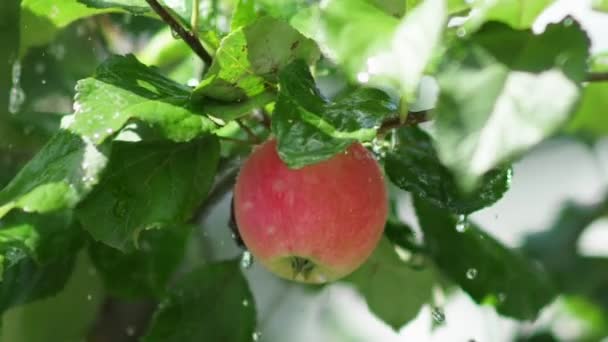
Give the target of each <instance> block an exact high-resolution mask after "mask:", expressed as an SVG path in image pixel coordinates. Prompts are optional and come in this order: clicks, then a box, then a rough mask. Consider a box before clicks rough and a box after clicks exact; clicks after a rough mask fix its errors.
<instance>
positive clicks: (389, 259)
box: [346, 238, 435, 330]
mask: <svg viewBox="0 0 608 342" xmlns="http://www.w3.org/2000/svg"><path fill="white" fill-rule="evenodd" d="M346 281H349V282H352V283H353V284H354V285H355V286H356V287H357V289H358V290H359V292H361V294H362V295H363V297H365V300H366V302H367V305H368V306H369V308H370V310H371V311H372V312H373V313H374V314H375V315H376V316H378V318H380V319H381V320H383V321H384V322H385V323H387V324H388V325H390V326H391V327H392V328H393V329H395V330H398V329H399V328H401V327H402V326H403V325H404V324H405V323H407V322H409V321H410V320H412V319H414V318H415V317H416V316H417V315H418V312H419V311H420V308H421V307H422V306H423V305H424V304H426V303H428V302H429V301H430V299H431V290H432V287H433V284H434V281H435V276H434V274H433V272H432V271H431V270H429V269H425V270H416V269H413V268H411V267H410V266H408V265H407V264H406V263H405V262H403V261H402V260H401V259H400V258H399V256H398V255H397V253H396V252H395V249H394V247H393V246H392V245H391V243H390V242H389V241H388V240H387V239H386V238H384V239H382V240H381V241H380V244H379V245H378V247H376V250H375V251H374V253H373V254H372V255H371V256H370V258H369V259H368V261H366V262H365V264H363V266H361V267H360V268H359V269H358V270H356V271H355V272H354V273H353V274H352V275H350V276H349V277H348V278H347V279H346Z"/></svg>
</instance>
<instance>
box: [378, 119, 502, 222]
mask: <svg viewBox="0 0 608 342" xmlns="http://www.w3.org/2000/svg"><path fill="white" fill-rule="evenodd" d="M396 134H397V137H398V140H397V144H398V145H397V146H396V148H395V149H394V150H392V151H391V152H389V153H388V154H387V157H386V161H385V170H386V174H387V175H388V177H389V179H390V180H391V181H392V182H393V183H395V184H396V185H397V186H398V187H400V188H401V189H403V190H406V191H409V192H411V193H413V194H414V195H416V196H419V197H421V198H424V199H425V200H427V201H429V202H431V203H433V204H434V205H436V206H438V207H440V208H444V209H448V210H450V211H451V212H453V213H456V214H463V215H466V214H470V213H472V212H474V211H477V210H479V209H481V208H484V207H487V206H489V205H491V204H493V203H494V202H496V201H498V200H499V199H500V198H502V196H503V195H504V194H505V192H507V190H508V189H509V185H510V181H511V172H512V171H511V169H510V168H506V169H502V170H491V171H489V172H488V173H487V174H485V175H484V176H483V178H482V181H481V182H480V184H479V186H478V187H477V188H476V189H475V191H473V192H471V193H464V192H463V191H462V190H461V189H460V187H459V186H458V183H457V182H456V179H455V178H454V176H453V175H452V173H451V172H450V171H449V170H448V169H447V168H446V167H445V166H443V165H442V164H441V162H440V161H439V158H438V157H437V153H436V152H435V148H434V147H433V142H432V140H431V137H430V136H429V135H428V134H426V133H425V132H424V131H422V130H421V129H419V128H417V127H405V128H401V129H399V130H398V131H397V133H396Z"/></svg>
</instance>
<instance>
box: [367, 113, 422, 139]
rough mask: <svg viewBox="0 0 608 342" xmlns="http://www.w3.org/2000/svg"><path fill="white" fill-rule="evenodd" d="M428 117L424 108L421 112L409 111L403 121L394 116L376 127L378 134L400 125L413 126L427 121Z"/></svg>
mask: <svg viewBox="0 0 608 342" xmlns="http://www.w3.org/2000/svg"><path fill="white" fill-rule="evenodd" d="M430 119H431V118H430V117H429V116H428V111H426V110H424V111H421V112H409V113H408V115H407V118H406V119H405V121H404V122H401V118H400V117H394V118H390V119H388V120H386V121H384V122H383V123H382V125H381V126H380V128H379V129H378V134H384V133H386V132H387V131H390V130H391V129H393V128H399V127H401V126H414V125H417V124H419V123H421V122H426V121H429V120H430Z"/></svg>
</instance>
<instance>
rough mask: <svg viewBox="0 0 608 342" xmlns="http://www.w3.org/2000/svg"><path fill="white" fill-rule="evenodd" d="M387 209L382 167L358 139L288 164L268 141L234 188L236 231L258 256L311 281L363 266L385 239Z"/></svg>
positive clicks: (272, 267) (287, 273) (291, 275)
mask: <svg viewBox="0 0 608 342" xmlns="http://www.w3.org/2000/svg"><path fill="white" fill-rule="evenodd" d="M387 212H388V203H387V192H386V188H385V184H384V179H383V175H382V171H381V170H380V167H379V166H378V163H377V162H376V160H375V159H374V158H373V156H372V154H371V153H370V152H369V151H368V150H367V149H366V148H365V147H363V146H362V145H361V144H360V143H354V144H352V145H351V146H350V147H349V148H348V149H347V150H346V151H345V152H343V153H340V154H338V155H335V156H334V157H332V158H331V159H328V160H325V161H322V162H319V163H316V164H313V165H308V166H305V167H303V168H300V169H290V168H288V167H287V166H286V165H285V164H284V163H283V161H282V160H281V159H280V158H279V155H278V154H277V150H276V141H275V140H270V141H268V142H266V143H264V144H263V145H261V146H259V147H257V148H256V149H255V150H254V151H253V153H252V154H251V156H250V157H249V159H248V160H247V161H246V162H245V164H244V165H243V167H242V169H241V171H240V173H239V176H238V179H237V182H236V186H235V191H234V213H235V216H236V222H237V225H238V229H239V233H240V235H241V238H242V239H243V241H244V242H245V245H246V246H247V248H248V249H249V251H250V252H251V253H252V254H253V256H254V257H255V258H256V260H257V261H259V262H260V263H261V264H262V265H264V266H265V267H266V268H267V269H269V270H270V271H271V272H273V273H275V274H277V275H279V276H280V277H283V278H287V279H292V280H296V281H301V282H307V283H324V282H327V281H333V280H336V279H338V278H341V277H344V276H345V275H347V274H349V273H351V272H352V271H354V270H355V269H356V268H357V267H359V266H360V265H361V264H362V263H363V262H364V261H365V260H366V259H367V258H368V257H369V256H370V254H371V253H372V251H373V250H374V248H375V247H376V245H377V243H378V241H379V240H380V237H381V236H382V231H383V229H384V224H385V221H386V217H387Z"/></svg>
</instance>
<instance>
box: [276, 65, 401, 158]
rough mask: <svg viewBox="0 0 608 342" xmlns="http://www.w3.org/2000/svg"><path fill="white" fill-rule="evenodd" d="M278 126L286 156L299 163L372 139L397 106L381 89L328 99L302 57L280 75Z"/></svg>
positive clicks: (362, 89)
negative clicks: (325, 98) (301, 59)
mask: <svg viewBox="0 0 608 342" xmlns="http://www.w3.org/2000/svg"><path fill="white" fill-rule="evenodd" d="M280 86H281V91H280V93H279V99H278V101H277V104H276V106H275V111H274V112H275V114H274V116H273V120H272V131H273V133H274V134H275V135H276V137H277V141H278V145H277V146H278V153H279V156H280V157H281V159H283V161H284V162H285V163H286V164H287V165H289V166H290V167H293V168H298V167H302V166H305V165H308V164H312V163H316V162H319V161H322V160H326V159H328V158H331V157H332V156H333V155H335V154H336V153H339V152H341V151H344V150H345V149H346V148H347V147H348V146H349V145H350V144H352V143H353V142H354V141H356V140H372V139H373V138H374V137H375V136H376V130H377V129H378V127H380V124H381V123H382V120H383V119H385V118H386V117H388V116H390V115H391V114H393V115H394V113H395V111H396V106H395V105H394V104H393V103H392V102H391V100H390V98H389V97H388V95H386V94H385V93H383V92H382V91H380V90H377V89H370V88H359V89H356V90H355V91H353V92H351V93H349V94H346V95H344V96H343V97H341V98H337V99H336V100H335V102H331V103H329V102H326V101H325V100H324V99H323V98H322V97H321V95H320V93H319V91H318V90H317V88H316V86H315V81H314V79H313V78H312V75H311V74H310V71H309V70H308V66H307V65H306V64H305V63H304V62H302V61H297V62H294V63H292V64H291V65H289V66H287V67H286V68H285V70H284V71H283V72H282V73H281V76H280Z"/></svg>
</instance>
